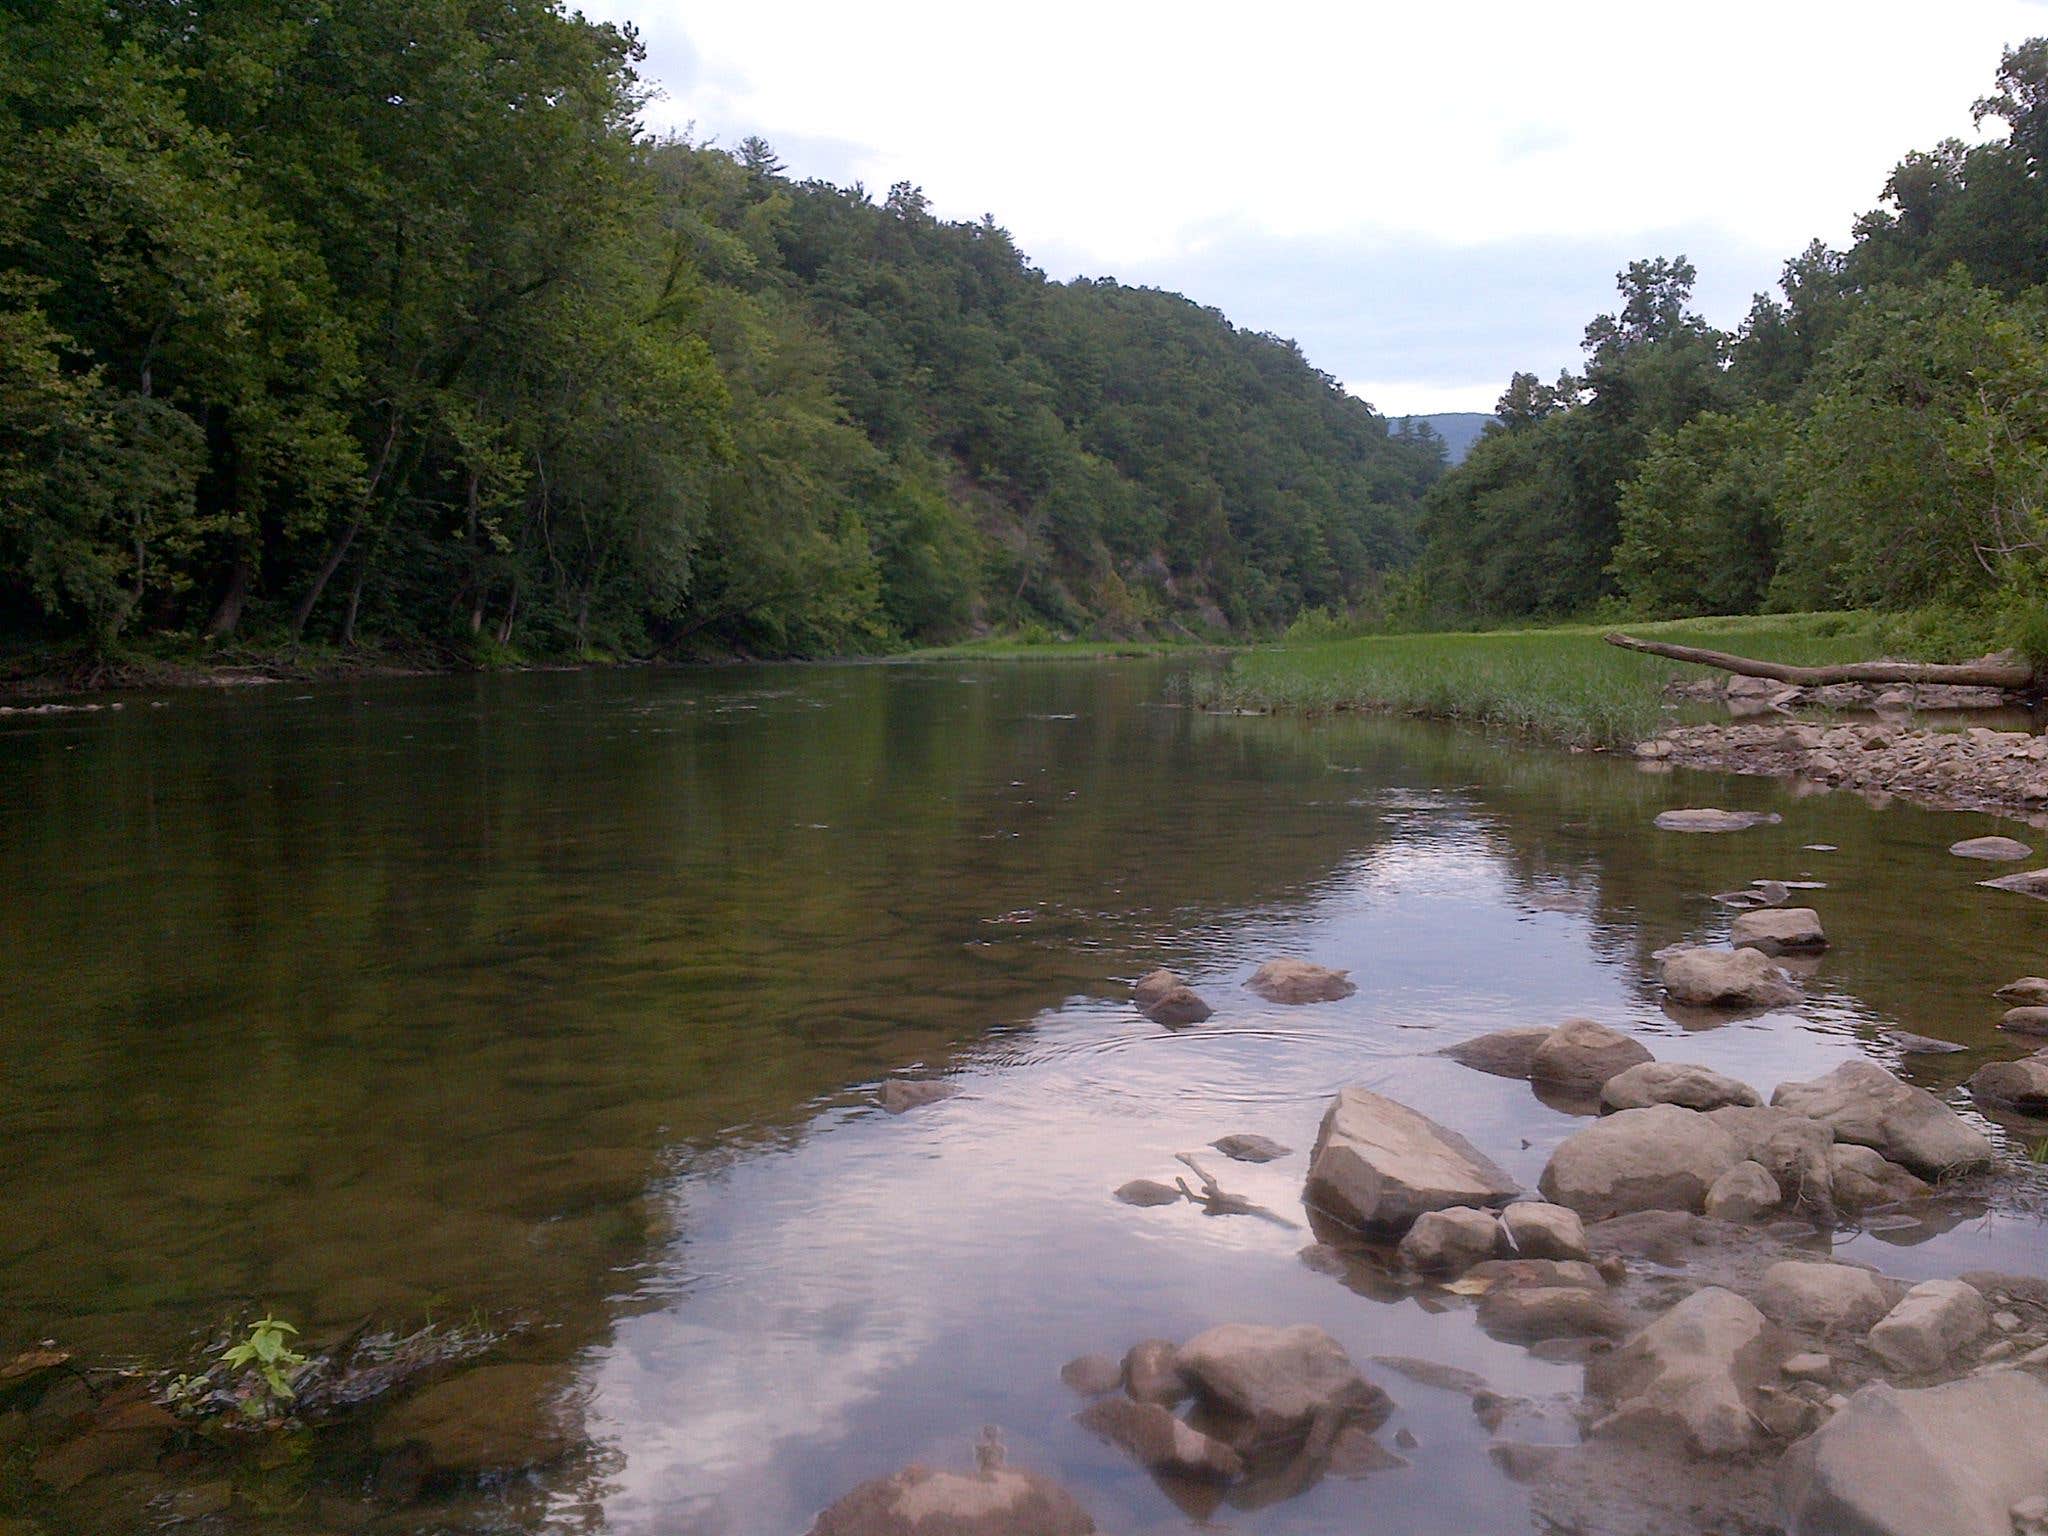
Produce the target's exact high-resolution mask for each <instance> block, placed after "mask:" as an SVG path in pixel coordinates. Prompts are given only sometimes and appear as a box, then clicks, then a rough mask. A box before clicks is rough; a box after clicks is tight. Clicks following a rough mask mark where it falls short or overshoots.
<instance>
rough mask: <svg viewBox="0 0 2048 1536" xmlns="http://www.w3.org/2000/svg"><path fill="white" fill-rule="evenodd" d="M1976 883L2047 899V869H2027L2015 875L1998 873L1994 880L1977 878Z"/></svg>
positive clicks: (1997, 889)
mask: <svg viewBox="0 0 2048 1536" xmlns="http://www.w3.org/2000/svg"><path fill="white" fill-rule="evenodd" d="M1977 883H1978V884H1979V885H1988V886H1990V887H1991V889H1992V890H1994V891H2015V892H2017V893H2018V894H2020V895H2022V896H2034V897H2038V898H2040V899H2042V900H2044V901H2048V869H2029V870H2024V871H2022V872H2021V873H2019V874H2017V875H2000V876H1999V877H1998V878H1997V879H1996V880H1979V881H1978V882H1977Z"/></svg>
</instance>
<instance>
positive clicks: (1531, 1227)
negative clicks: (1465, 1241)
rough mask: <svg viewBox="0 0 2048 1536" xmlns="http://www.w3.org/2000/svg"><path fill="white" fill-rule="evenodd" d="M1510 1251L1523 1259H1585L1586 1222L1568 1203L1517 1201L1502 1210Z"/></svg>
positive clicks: (1502, 1227)
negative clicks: (1565, 1204)
mask: <svg viewBox="0 0 2048 1536" xmlns="http://www.w3.org/2000/svg"><path fill="white" fill-rule="evenodd" d="M1500 1227H1501V1232H1502V1234H1503V1236H1504V1237H1505V1238H1506V1239H1507V1241H1506V1243H1505V1244H1504V1246H1505V1248H1506V1249H1507V1251H1508V1252H1509V1253H1511V1254H1513V1255H1514V1256H1515V1257H1517V1258H1523V1259H1586V1258H1588V1257H1590V1255H1589V1253H1588V1252H1587V1249H1586V1224H1585V1223H1584V1222H1583V1221H1581V1220H1580V1219H1579V1213H1578V1212H1577V1211H1575V1210H1572V1209H1571V1208H1570V1207H1569V1206H1563V1205H1551V1204H1550V1203H1549V1202H1547V1201H1543V1200H1517V1201H1516V1202H1515V1203H1514V1204H1513V1205H1511V1206H1509V1207H1508V1208H1507V1209H1506V1210H1504V1211H1502V1212H1501V1213H1500Z"/></svg>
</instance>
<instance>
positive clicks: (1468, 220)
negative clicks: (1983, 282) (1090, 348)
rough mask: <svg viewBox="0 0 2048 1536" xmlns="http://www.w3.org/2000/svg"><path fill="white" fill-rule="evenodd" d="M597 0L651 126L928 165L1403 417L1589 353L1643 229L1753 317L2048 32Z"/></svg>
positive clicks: (1793, 11)
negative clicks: (2015, 53)
mask: <svg viewBox="0 0 2048 1536" xmlns="http://www.w3.org/2000/svg"><path fill="white" fill-rule="evenodd" d="M583 8H584V10H585V11H586V13H587V14H589V15H591V16H592V17H594V18H598V19H604V20H611V21H621V22H626V21H630V22H631V23H633V24H634V25H635V26H636V27H637V28H638V29H639V32H640V34H641V37H642V40H643V41H644V43H645V44H646V48H647V61H646V64H645V66H644V74H645V75H646V77H647V79H648V80H649V82H650V83H651V84H654V85H656V86H658V87H659V88H660V90H661V95H660V97H659V98H658V99H657V100H656V101H655V102H654V103H653V104H652V105H651V106H650V108H649V110H648V114H647V123H648V126H649V127H650V128H654V129H658V130H660V129H675V130H683V129H688V130H689V131H690V132H691V133H692V135H693V136H694V137H696V138H697V139H699V140H710V141H712V142H715V143H719V144H723V145H727V146H732V145H737V144H738V143H739V141H740V140H741V139H743V138H745V137H746V136H748V135H749V134H759V135H760V136H761V137H763V138H765V139H766V140H768V142H769V143H770V144H772V145H773V146H774V147H775V149H776V151H777V153H778V154H779V155H780V156H781V158H782V159H783V160H784V162H785V163H786V164H787V166H788V167H789V170H790V171H791V173H792V174H794V175H797V176H799V177H807V176H816V177H821V178H824V179H826V180H829V181H833V182H838V183H841V184H847V183H851V182H855V181H858V182H861V183H863V184H865V185H866V186H867V187H868V188H869V189H870V190H871V191H872V192H874V193H875V194H876V196H877V198H878V199H879V197H880V196H881V195H882V194H883V192H885V191H886V189H887V188H888V186H889V185H890V184H891V183H892V182H895V181H899V180H908V181H912V182H915V183H917V184H918V185H920V186H921V187H922V188H923V189H924V191H925V194H926V196H927V197H929V198H930V199H931V202H932V206H933V209H934V211H935V212H936V213H938V214H939V215H940V216H942V217H947V218H959V219H978V218H980V217H981V216H982V215H983V214H984V213H990V214H993V215H994V216H995V218H996V221H997V222H998V223H999V224H1001V225H1003V226H1004V227H1005V228H1007V229H1008V230H1009V231H1010V232H1011V233H1012V235H1014V236H1015V237H1016V240H1017V243H1018V245H1019V246H1020V247H1021V248H1022V249H1023V250H1024V251H1025V252H1026V253H1027V254H1028V255H1029V256H1030V258H1031V259H1032V260H1033V262H1035V263H1036V264H1037V265H1038V266H1040V267H1042V268H1043V269H1044V270H1045V271H1046V273H1047V274H1048V275H1050V276H1052V277H1055V278H1069V277H1074V276H1079V275H1087V276H1111V277H1115V278H1118V279H1120V280H1122V281H1124V282H1127V283H1135V284H1146V285H1150V286H1156V287H1162V288H1170V289H1175V290H1177V291H1179V292H1182V293H1185V294H1187V295H1188V296H1189V297H1190V298H1193V299H1195V300H1197V301H1198V302H1200V303H1203V304H1207V305H1211V306H1213V307H1215V308H1217V309H1220V310H1221V311H1223V313H1224V314H1226V315H1227V316H1229V317H1230V319H1231V320H1232V321H1233V322H1235V323H1236V324H1238V325H1240V326H1244V327H1247V328H1249V329H1252V330H1259V331H1271V332H1274V333H1276V334H1279V335H1282V336H1288V337H1291V338H1293V339H1294V340H1296V341H1298V342H1299V343H1300V344H1301V347H1302V349H1303V351H1304V352H1305V353H1306V354H1307V355H1308V357H1309V359H1310V361H1312V362H1313V363H1315V364H1316V366H1318V367H1319V368H1321V369H1323V371H1324V372H1326V373H1329V374H1331V375H1333V376H1335V377H1336V378H1338V379H1340V380H1342V381H1343V382H1344V383H1345V385H1346V386H1347V387H1348V388H1350V389H1351V390H1352V391H1353V392H1354V393H1356V394H1358V395H1360V396H1362V397H1364V398H1365V399H1367V400H1370V401H1371V402H1372V403H1373V404H1374V405H1375V406H1377V407H1378V408H1380V409H1381V410H1382V411H1385V412H1387V413H1389V414H1393V415H1400V414H1407V413H1423V412H1432V411H1454V410H1486V409H1490V408H1491V406H1492V404H1493V402H1494V400H1495V399H1496V398H1497V397H1498V396H1499V394H1500V392H1501V389H1502V388H1503V387H1504V386H1505V384H1506V382H1507V378H1508V375H1509V374H1510V373H1512V372H1513V371H1515V370H1517V369H1525V370H1528V371H1530V372H1534V373H1537V374H1539V375H1542V376H1543V377H1545V378H1549V377H1552V376H1554V375H1555V374H1556V373H1557V372H1558V371H1559V370H1560V369H1561V368H1565V367H1570V366H1575V365H1576V363H1577V361H1578V358H1579V346H1578V344H1579V338H1580V335H1581V334H1582V332H1583V331H1584V328H1585V324H1586V322H1587V320H1589V319H1590V318H1592V316H1593V315H1594V314H1596V313H1597V312H1599V311H1601V310H1603V309H1608V308H1611V307H1612V300H1613V294H1614V275H1615V273H1616V272H1617V271H1619V270H1620V269H1621V268H1622V267H1623V266H1625V265H1626V264H1627V263H1628V262H1629V261H1631V260H1634V259H1636V258H1638V257H1643V256H1653V255H1678V254H1681V253H1682V254H1684V255H1686V256H1688V257H1690V258H1691V259H1692V261H1693V262H1694V264H1695V265H1696V266H1697V267H1698V268H1699V274H1700V276H1699V283H1698V286H1697V288H1696V289H1695V301H1696V304H1697V307H1698V308H1699V309H1700V310H1701V312H1702V313H1704V314H1705V315H1706V316H1707V318H1708V319H1709V320H1711V321H1713V322H1715V323H1716V324H1719V325H1723V326H1729V327H1732V326H1734V325H1735V324H1736V323H1738V322H1739V321H1740V320H1741V318H1742V316H1743V315H1744V314H1745V313H1746V312H1747V310H1748V308H1749V303H1750V300H1751V297H1752V296H1753V295H1754V294H1756V293H1757V292H1760V291H1763V290H1765V289H1768V288H1770V287H1772V286H1773V285H1774V284H1775V282H1776V280H1777V276H1778V272H1779V270H1780V268H1781V267H1782V265H1783V263H1784V261H1785V259H1786V258H1787V257H1789V256H1791V255H1793V254H1795V253H1796V252H1797V251H1799V250H1800V249H1801V248H1803V247H1804V246H1805V245H1806V244H1807V242H1808V241H1810V240H1812V239H1814V238H1820V239H1824V240H1826V241H1828V242H1829V243H1831V244H1843V243H1846V241H1847V239H1848V235H1849V230H1850V226H1851V223H1852V221H1853V220H1854V219H1855V217H1856V215H1857V214H1858V213H1860V212H1862V211H1864V210H1866V209H1868V208H1871V207H1874V206H1876V205H1877V203H1878V202H1879V200H1880V197H1881V194H1882V190H1883V186H1884V183H1885V179H1886V177H1887V176H1888V175H1889V174H1890V171H1891V168H1892V166H1893V165H1894V164H1896V163H1897V161H1898V160H1899V158H1900V157H1901V156H1902V155H1903V154H1905V153H1906V152H1907V151H1909V150H1913V149H1924V148H1930V147H1932V146H1933V145H1935V144H1936V143H1938V142H1939V141H1940V140H1942V139H1944V138H1949V137H1955V138H1962V139H1965V140H1975V139H1976V138H1978V137H1981V136H1982V135H1981V134H1980V133H1979V131H1978V130H1977V129H1976V128H1975V127H1974V126H1973V125H1972V123H1971V121H1970V105H1971V103H1972V102H1973V101H1975V100H1976V99H1977V98H1978V97H1979V96H1981V95H1984V94H1985V93H1986V92H1987V91H1989V90H1990V88H1991V84H1992V77H1993V75H1994V73H1995V72H1996V69H1997V67H1998V60H1999V54H2000V52H2001V50H2002V49H2003V48H2005V47H2006V46H2008V45H2010V44H2013V43H2017V42H2020V41H2022V40H2024V39H2025V38H2027V37H2030V36H2035V35H2038V34H2041V33H2048V0H1948V3H1946V4H1943V5H1939V6H1937V5H1934V4H1931V3H1928V0H1915V3H1912V4H1896V3H1891V0H1874V3H1872V0H1866V3H1840V0H1776V3H1773V4H1755V3H1750V0H1734V3H1724V4H1722V5H1719V6H1716V7H1712V8H1707V7H1692V6H1685V7H1680V6H1665V5H1656V4H1647V3H1644V0H1632V3H1629V4H1596V3H1576V4H1574V3H1568V4H1564V5H1553V6H1543V7H1539V6H1533V5H1529V4H1527V3H1526V0H1523V3H1518V4H1494V3H1491V0H1479V3H1469V0H1468V3H1465V4H1460V5H1457V6H1450V5H1442V4H1438V5H1415V4H1407V5H1400V6H1386V5H1376V4H1371V3H1357V0H1353V3H1351V4H1349V5H1337V4H1303V3H1295V0H1267V3H1265V4H1262V5H1246V4H1244V3H1242V0H1239V3H1235V4H1232V5H1228V6H1224V5H1210V4H1206V3H1200V0H1178V3H1174V4H1164V3H1150V0H1147V3H1132V0H1092V3H1077V0H1040V3H1038V4H1035V5H1031V6H1017V5H1011V6H977V5H971V4H960V3H958V0H951V3H947V4H928V3H922V0H867V3H864V4H860V5H849V4H846V3H844V0H831V3H819V0H778V3H776V4H772V5H745V4H740V5H734V4H725V5H717V6H706V5H682V4H676V3H671V0H583ZM1996 127H1997V125H1996V124H1993V125H1991V128H1992V130H1993V131H1996Z"/></svg>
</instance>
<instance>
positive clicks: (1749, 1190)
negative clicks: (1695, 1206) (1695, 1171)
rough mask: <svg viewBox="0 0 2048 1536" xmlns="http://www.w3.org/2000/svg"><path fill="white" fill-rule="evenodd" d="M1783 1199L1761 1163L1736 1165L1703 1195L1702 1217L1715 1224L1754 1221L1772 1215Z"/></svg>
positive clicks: (1775, 1183) (1775, 1182)
mask: <svg viewBox="0 0 2048 1536" xmlns="http://www.w3.org/2000/svg"><path fill="white" fill-rule="evenodd" d="M1782 1199H1784V1195H1783V1194H1782V1193H1780V1191H1779V1189H1778V1181H1777V1180H1776V1179H1774V1178H1772V1177H1771V1175H1770V1172H1769V1170H1767V1169H1766V1168H1765V1167H1764V1165H1763V1164H1762V1163H1752V1162H1748V1161H1744V1162H1740V1163H1737V1164H1736V1165H1735V1166H1734V1167H1733V1168H1730V1169H1729V1170H1728V1171H1727V1172H1726V1173H1724V1174H1722V1175H1721V1177H1719V1178H1718V1179H1716V1180H1714V1187H1713V1188H1712V1189H1710V1190H1708V1191H1707V1202H1706V1213H1707V1214H1708V1215H1709V1216H1712V1217H1713V1218H1714V1219H1715V1220H1717V1221H1755V1220H1756V1219H1757V1217H1759V1216H1761V1215H1763V1214H1765V1213H1766V1212H1767V1211H1775V1210H1776V1209H1777V1208H1778V1202H1779V1201H1781V1200H1782Z"/></svg>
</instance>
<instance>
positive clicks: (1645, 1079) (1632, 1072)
mask: <svg viewBox="0 0 2048 1536" xmlns="http://www.w3.org/2000/svg"><path fill="white" fill-rule="evenodd" d="M1762 1103H1763V1096H1762V1095H1761V1094H1759V1093H1758V1092H1757V1091H1756V1090H1755V1089H1754V1088H1752V1087H1750V1086H1749V1084H1747V1083H1739V1082H1737V1081H1736V1080H1735V1079H1734V1078H1732V1077H1726V1076H1723V1075H1722V1074H1721V1073H1719V1072H1716V1071H1715V1070H1714V1069H1713V1068H1712V1067H1702V1066H1696V1065H1694V1064H1693V1063H1691V1062H1685V1061H1646V1062H1643V1063H1642V1064H1641V1065H1639V1066H1633V1067H1630V1068H1629V1069H1628V1070H1627V1071H1626V1072H1620V1073H1617V1074H1615V1075H1614V1076H1613V1077H1610V1078H1609V1079H1607V1081H1606V1083H1605V1084H1604V1085H1603V1086H1602V1087H1601V1089H1600V1108H1601V1110H1602V1111H1603V1112H1606V1113H1612V1112H1613V1111H1615V1110H1617V1109H1648V1108H1649V1107H1650V1106H1651V1105H1652V1104H1676V1105H1677V1106H1678V1107H1679V1108H1680V1109H1720V1108H1722V1107H1723V1106H1725V1105H1729V1104H1744V1105H1758V1104H1762Z"/></svg>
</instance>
